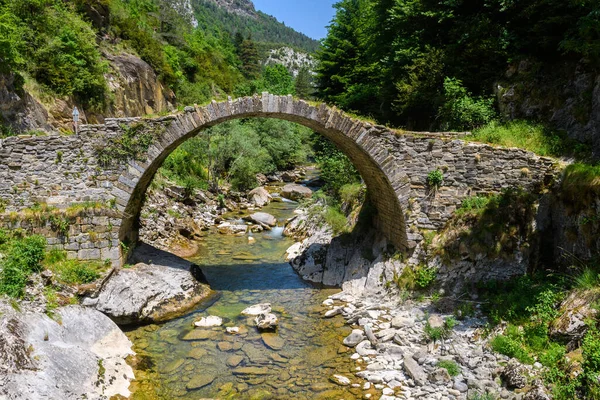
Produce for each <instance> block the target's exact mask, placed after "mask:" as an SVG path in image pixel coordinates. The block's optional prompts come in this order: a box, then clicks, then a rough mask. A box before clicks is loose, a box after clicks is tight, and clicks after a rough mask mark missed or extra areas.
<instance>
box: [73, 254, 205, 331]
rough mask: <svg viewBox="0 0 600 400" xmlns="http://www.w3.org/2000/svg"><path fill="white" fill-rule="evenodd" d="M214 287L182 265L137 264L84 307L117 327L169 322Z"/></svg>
mask: <svg viewBox="0 0 600 400" xmlns="http://www.w3.org/2000/svg"><path fill="white" fill-rule="evenodd" d="M209 293H210V288H209V287H208V286H206V285H205V284H202V283H200V282H198V281H197V280H196V279H195V278H194V276H193V275H192V273H190V271H189V270H188V269H186V268H185V267H182V266H165V265H154V264H153V265H148V264H143V263H140V264H137V265H135V266H133V267H132V268H130V269H122V270H119V271H115V272H114V273H113V274H112V275H111V276H110V277H109V278H108V279H107V280H106V281H105V282H104V283H103V285H102V287H101V288H100V290H99V293H98V294H97V295H96V297H87V298H85V299H84V300H83V302H82V304H83V305H85V306H91V307H94V308H95V309H96V310H98V311H101V312H103V313H104V314H106V315H108V316H109V317H110V318H111V319H112V320H113V321H115V322H116V323H117V324H123V325H127V324H138V323H147V322H161V321H166V320H169V319H171V318H174V317H176V316H179V315H181V313H182V312H185V311H187V310H188V309H190V308H192V307H194V306H195V305H196V304H198V302H200V301H201V300H203V299H204V298H206V297H207V296H208V295H209Z"/></svg>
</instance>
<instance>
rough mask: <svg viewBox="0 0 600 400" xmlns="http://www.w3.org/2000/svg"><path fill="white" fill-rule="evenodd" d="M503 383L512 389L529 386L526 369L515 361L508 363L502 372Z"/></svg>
mask: <svg viewBox="0 0 600 400" xmlns="http://www.w3.org/2000/svg"><path fill="white" fill-rule="evenodd" d="M501 376H502V381H503V382H504V383H506V386H507V387H508V388H510V389H521V388H524V387H525V385H527V377H526V376H525V369H524V368H523V366H522V365H521V364H520V363H519V362H518V361H517V360H515V359H512V360H510V361H509V362H508V364H507V365H506V367H504V369H503V370H502V374H501Z"/></svg>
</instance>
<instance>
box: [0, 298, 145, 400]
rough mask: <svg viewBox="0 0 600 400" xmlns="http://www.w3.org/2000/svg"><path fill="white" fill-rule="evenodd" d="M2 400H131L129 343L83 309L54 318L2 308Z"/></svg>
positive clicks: (104, 318)
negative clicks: (126, 399)
mask: <svg viewBox="0 0 600 400" xmlns="http://www.w3.org/2000/svg"><path fill="white" fill-rule="evenodd" d="M0 310H1V315H2V317H1V319H0V398H2V399H11V400H17V399H23V400H29V399H83V398H86V399H109V398H111V397H112V396H117V395H120V396H123V397H129V395H130V392H129V383H130V381H131V380H133V379H134V375H133V370H132V368H131V367H130V366H129V365H127V363H126V362H125V358H126V357H127V356H129V355H130V354H134V353H133V351H132V350H131V346H132V343H131V342H130V341H129V339H128V338H127V336H125V334H124V333H123V332H121V330H119V328H118V327H117V325H115V323H114V322H113V321H111V320H110V319H109V318H108V317H107V316H105V315H103V314H102V313H100V312H98V311H96V310H93V309H90V308H86V307H81V306H69V307H65V308H61V309H58V310H56V312H55V315H54V318H50V317H48V316H47V315H45V314H40V313H20V312H16V311H14V310H13V309H12V308H11V307H10V306H8V305H6V304H3V305H2V304H0Z"/></svg>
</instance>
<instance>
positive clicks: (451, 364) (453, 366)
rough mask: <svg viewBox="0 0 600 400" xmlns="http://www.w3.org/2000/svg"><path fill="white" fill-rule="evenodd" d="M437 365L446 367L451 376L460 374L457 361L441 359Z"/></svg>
mask: <svg viewBox="0 0 600 400" xmlns="http://www.w3.org/2000/svg"><path fill="white" fill-rule="evenodd" d="M437 365H438V367H440V368H444V369H445V370H446V371H448V374H449V375H450V376H458V375H459V374H460V367H459V366H458V364H457V363H456V361H451V360H441V361H440V362H438V364H437Z"/></svg>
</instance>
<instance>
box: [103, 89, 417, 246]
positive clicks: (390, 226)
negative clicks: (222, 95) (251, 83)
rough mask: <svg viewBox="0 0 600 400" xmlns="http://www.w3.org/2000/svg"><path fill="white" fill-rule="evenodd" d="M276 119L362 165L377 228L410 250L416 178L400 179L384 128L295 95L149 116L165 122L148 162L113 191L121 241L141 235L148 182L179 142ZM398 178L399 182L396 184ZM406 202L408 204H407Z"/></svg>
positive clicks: (128, 172) (137, 164) (127, 172)
mask: <svg viewBox="0 0 600 400" xmlns="http://www.w3.org/2000/svg"><path fill="white" fill-rule="evenodd" d="M248 117H262V118H275V119H281V120H286V121H290V122H295V123H298V124H300V125H304V126H306V127H308V128H310V129H312V130H314V131H315V132H317V133H319V134H321V135H323V136H324V137H326V138H327V139H329V140H331V141H332V142H333V143H335V145H336V146H337V147H338V148H339V149H340V150H341V151H342V152H343V153H344V154H346V155H347V156H348V157H349V158H350V160H351V161H352V163H353V164H354V165H355V166H356V168H357V170H358V171H359V173H360V175H361V176H362V178H363V180H364V181H365V184H366V186H367V189H368V192H369V196H370V200H371V202H372V204H373V205H374V207H375V209H376V211H377V212H376V216H375V224H376V228H377V229H378V230H379V231H380V232H381V233H382V234H383V235H384V236H385V237H386V239H387V240H388V242H389V243H391V244H393V245H394V246H396V247H397V248H398V249H400V250H406V248H407V232H406V224H405V220H404V213H403V209H404V207H405V206H406V203H407V202H408V198H409V195H410V181H409V179H408V178H407V177H405V179H402V177H400V179H398V175H402V174H403V173H402V171H400V170H399V169H398V168H397V165H396V163H395V162H394V157H393V156H392V155H391V154H390V153H389V151H388V150H387V149H386V148H385V147H382V146H379V145H377V141H376V140H372V139H376V138H377V137H378V136H380V135H382V134H383V132H387V133H388V134H390V132H389V131H388V130H387V129H385V128H384V127H381V126H375V125H372V124H370V123H367V122H363V121H360V120H356V119H353V118H351V117H349V116H347V115H346V114H344V113H342V112H341V111H339V110H337V109H335V108H331V107H329V106H327V105H325V104H320V105H311V104H309V103H307V102H306V101H303V100H297V99H294V98H293V97H292V96H275V95H271V94H268V93H263V94H262V96H256V95H255V96H253V97H244V98H240V99H237V100H231V98H230V99H229V100H227V101H224V102H216V101H213V102H212V103H211V104H209V105H208V106H205V107H197V106H195V107H186V108H185V110H184V112H183V113H180V114H177V115H173V116H169V117H164V118H158V119H154V120H145V121H144V122H145V123H148V124H150V125H159V126H160V127H161V134H160V135H159V137H158V138H156V140H155V141H154V143H153V144H152V145H150V147H149V149H148V151H147V154H145V157H142V159H143V160H142V161H134V160H130V161H129V162H128V165H127V168H125V169H124V170H123V171H122V172H121V174H120V176H119V178H118V181H117V182H116V184H115V185H114V187H113V190H112V192H113V195H114V196H115V198H116V199H117V205H118V208H119V210H120V211H122V213H123V215H124V217H123V221H122V224H121V227H120V231H119V237H120V240H122V241H125V242H135V241H137V238H138V230H139V217H140V212H141V207H142V205H143V202H144V198H145V194H146V191H147V189H148V186H149V185H150V183H151V182H152V180H153V178H154V175H155V174H156V172H157V171H158V169H159V168H160V166H161V165H162V163H163V162H164V160H165V159H166V158H167V157H168V156H169V154H171V153H172V152H173V151H174V150H175V149H176V148H177V147H178V146H180V145H181V144H182V143H183V142H185V141H186V140H188V139H190V138H191V137H193V136H195V135H197V134H199V133H200V132H201V131H203V130H205V129H206V128H209V127H212V126H215V125H218V124H220V123H223V122H227V121H230V120H234V119H241V118H248ZM392 182H394V184H392ZM403 203H404V204H403Z"/></svg>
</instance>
